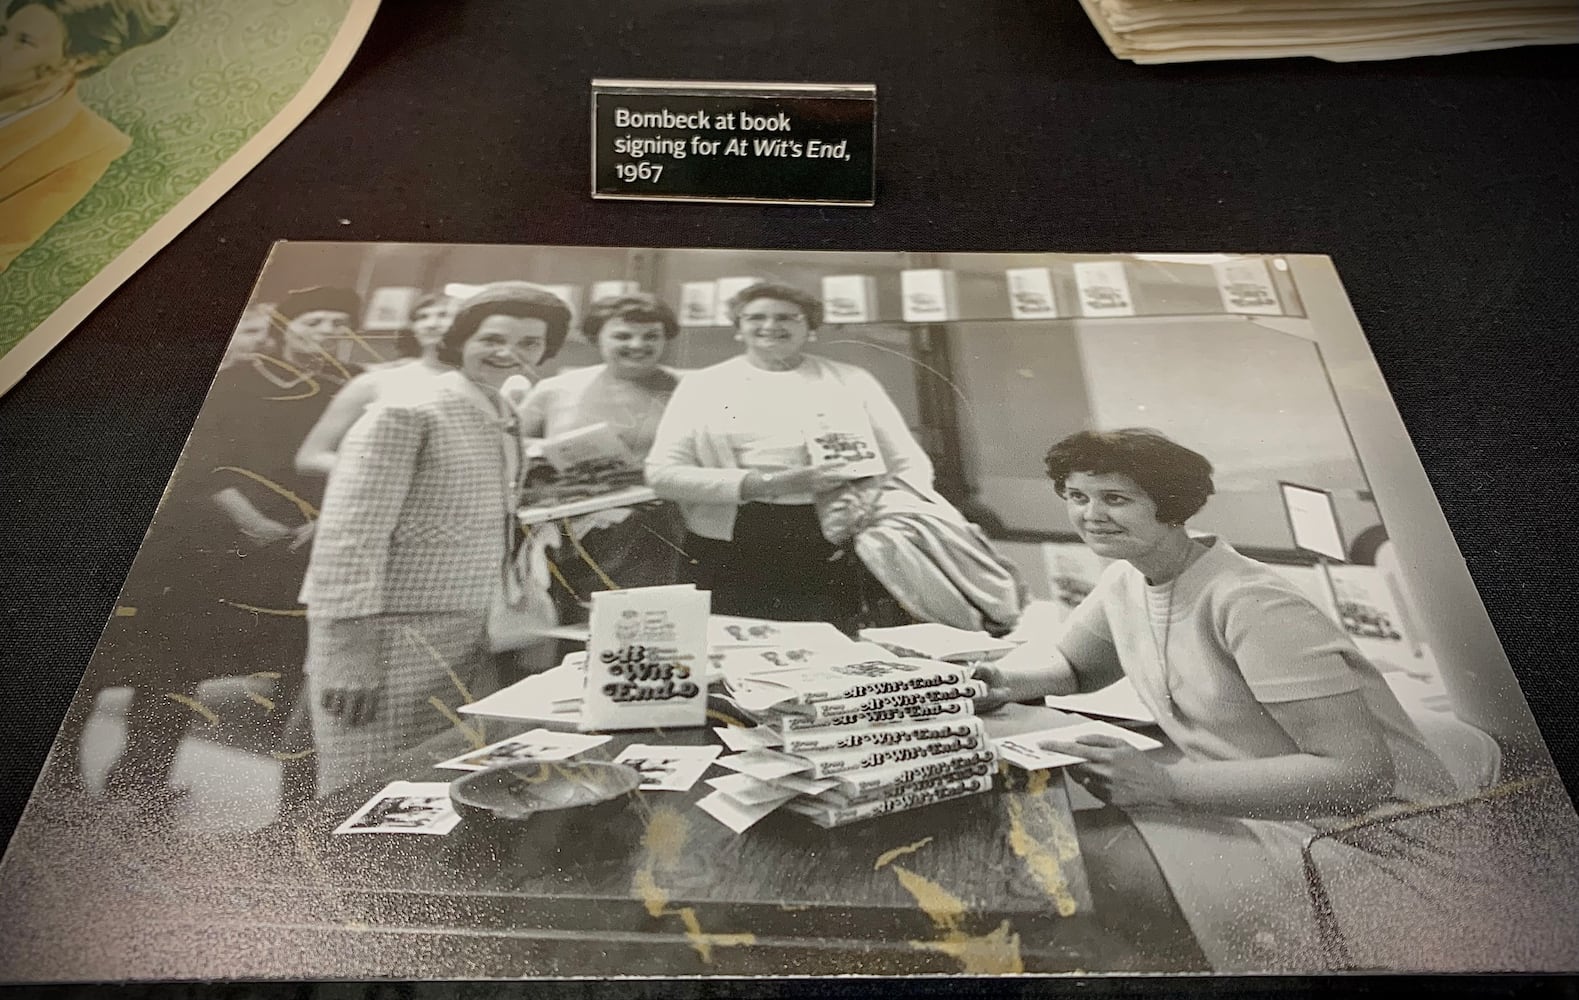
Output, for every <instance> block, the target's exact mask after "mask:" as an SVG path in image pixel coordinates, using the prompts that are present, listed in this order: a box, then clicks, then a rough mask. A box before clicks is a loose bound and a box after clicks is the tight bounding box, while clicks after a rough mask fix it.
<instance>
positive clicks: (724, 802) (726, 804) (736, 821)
mask: <svg viewBox="0 0 1579 1000" xmlns="http://www.w3.org/2000/svg"><path fill="white" fill-rule="evenodd" d="M797 794H799V793H797V792H785V793H784V794H783V795H782V796H781V797H779V798H776V799H768V800H767V801H765V802H753V803H750V804H747V803H744V802H739V801H737V800H735V799H732V798H730V797H729V796H728V795H725V794H724V793H723V792H713V793H711V794H710V795H707V796H705V797H704V798H702V800H701V801H699V802H697V804H696V805H697V808H699V809H701V810H702V811H703V812H705V813H707V814H708V815H709V816H711V817H713V818H714V819H716V820H718V821H719V822H720V823H722V824H724V825H725V826H727V827H729V828H730V829H731V830H733V831H735V832H736V833H744V832H745V831H746V830H748V829H750V828H751V827H753V826H755V825H756V824H757V822H758V821H759V820H761V819H762V818H763V817H764V816H766V815H768V813H771V812H772V811H773V810H775V809H777V808H778V807H779V806H781V805H783V804H784V803H786V802H788V801H789V800H790V799H793V798H794V797H795V796H796V795H797Z"/></svg>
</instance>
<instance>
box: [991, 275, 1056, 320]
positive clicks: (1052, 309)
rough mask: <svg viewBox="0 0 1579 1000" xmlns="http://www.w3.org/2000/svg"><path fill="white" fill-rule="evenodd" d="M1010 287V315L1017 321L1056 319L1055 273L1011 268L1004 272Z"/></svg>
mask: <svg viewBox="0 0 1579 1000" xmlns="http://www.w3.org/2000/svg"><path fill="white" fill-rule="evenodd" d="M1004 278H1005V280H1006V281H1007V283H1008V287H1009V315H1011V316H1013V317H1014V318H1015V319H1056V318H1057V316H1058V300H1057V299H1056V298H1055V297H1054V295H1053V273H1052V271H1050V270H1049V269H1047V268H1045V267H1011V268H1009V269H1008V270H1006V271H1005V272H1004Z"/></svg>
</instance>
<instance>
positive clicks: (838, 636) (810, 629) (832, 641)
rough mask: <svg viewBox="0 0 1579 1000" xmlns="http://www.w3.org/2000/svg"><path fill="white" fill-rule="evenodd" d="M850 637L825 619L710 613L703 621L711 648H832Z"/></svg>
mask: <svg viewBox="0 0 1579 1000" xmlns="http://www.w3.org/2000/svg"><path fill="white" fill-rule="evenodd" d="M852 641H853V640H851V639H850V637H849V636H847V635H845V634H844V633H843V632H840V631H839V630H838V629H837V628H834V627H833V626H832V625H830V624H828V623H827V622H778V621H769V620H767V619H765V618H740V617H736V616H734V615H713V616H711V617H710V618H709V619H708V621H707V645H708V647H709V648H711V649H730V648H735V647H750V646H780V647H801V646H803V647H806V648H808V649H824V650H835V649H842V648H844V647H846V646H848V645H850V643H851V642H852Z"/></svg>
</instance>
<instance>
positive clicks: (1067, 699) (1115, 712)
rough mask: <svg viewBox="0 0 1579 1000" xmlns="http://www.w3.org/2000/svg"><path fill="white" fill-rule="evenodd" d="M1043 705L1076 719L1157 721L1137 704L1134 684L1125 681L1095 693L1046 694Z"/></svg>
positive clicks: (1142, 705)
mask: <svg viewBox="0 0 1579 1000" xmlns="http://www.w3.org/2000/svg"><path fill="white" fill-rule="evenodd" d="M1046 704H1047V707H1048V708H1057V709H1062V710H1063V711H1065V712H1075V713H1078V714H1080V715H1101V716H1105V717H1106V718H1109V719H1129V720H1131V721H1133V722H1156V721H1157V717H1156V716H1155V715H1153V714H1152V712H1151V709H1149V708H1147V707H1146V703H1145V702H1143V701H1141V700H1140V695H1139V694H1138V693H1136V691H1135V685H1134V683H1133V682H1131V681H1130V679H1129V678H1127V677H1126V678H1124V679H1123V680H1120V681H1118V682H1117V683H1115V684H1109V685H1108V686H1107V687H1105V688H1102V689H1100V690H1097V691H1085V692H1082V693H1080V694H1050V695H1048V696H1047V698H1046Z"/></svg>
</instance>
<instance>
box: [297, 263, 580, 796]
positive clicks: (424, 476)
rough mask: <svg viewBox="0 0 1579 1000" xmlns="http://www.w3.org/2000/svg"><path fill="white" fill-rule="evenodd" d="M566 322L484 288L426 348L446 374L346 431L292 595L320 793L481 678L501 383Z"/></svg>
mask: <svg viewBox="0 0 1579 1000" xmlns="http://www.w3.org/2000/svg"><path fill="white" fill-rule="evenodd" d="M569 323H570V312H569V310H568V309H567V308H566V307H565V305H564V304H563V303H562V302H560V301H559V299H558V298H556V297H555V296H554V295H553V294H552V293H550V292H548V291H547V290H545V289H542V288H539V287H537V286H535V285H529V284H527V283H525V282H519V281H510V282H499V283H497V284H493V285H485V286H483V288H482V289H481V290H479V291H478V292H476V293H475V294H474V295H472V296H471V297H470V298H469V299H467V300H466V301H465V302H463V303H462V304H461V307H460V310H459V311H458V312H457V314H456V317H455V322H454V323H453V324H452V325H451V326H450V329H449V331H448V332H446V333H445V335H444V339H443V341H442V342H441V344H440V346H439V356H440V357H441V358H443V359H445V360H446V361H447V362H448V363H449V364H451V365H453V366H454V368H455V370H454V371H449V372H444V373H442V374H439V375H436V376H434V377H433V378H432V379H431V380H429V381H428V383H427V384H426V391H424V392H422V393H420V394H415V395H413V396H412V397H411V398H404V399H399V400H380V401H379V402H378V403H376V404H375V405H374V406H372V407H370V408H369V409H368V411H367V413H365V414H364V415H363V416H362V418H361V419H360V420H358V421H357V422H356V425H355V426H354V427H352V428H351V430H350V432H349V433H347V434H346V437H345V441H344V442H343V444H342V445H341V448H340V458H339V460H338V461H337V462H336V464H335V468H334V471H333V473H332V474H331V475H330V476H329V487H328V490H327V491H326V493H325V495H324V500H323V510H322V512H321V514H320V516H319V519H318V522H317V524H318V531H317V535H316V537H315V538H314V540H313V550H312V557H311V562H310V565H309V567H308V571H307V579H306V582H305V584H304V585H303V587H302V594H301V600H302V603H304V604H306V605H307V636H308V651H307V667H306V671H307V676H308V681H309V691H310V694H311V702H310V705H311V709H312V724H313V738H314V742H315V743H316V746H317V754H316V756H315V760H316V761H317V764H318V782H319V787H318V794H319V795H320V796H323V795H328V794H330V793H332V792H334V791H335V790H336V789H339V788H343V787H345V786H346V785H348V784H351V783H353V782H356V781H359V780H363V779H371V778H376V777H379V776H381V775H382V774H383V773H384V772H385V771H386V769H387V768H388V766H389V765H390V763H391V762H392V760H393V759H394V756H395V755H396V754H397V753H399V752H400V751H401V750H403V749H407V748H409V747H412V746H415V745H416V744H418V743H420V742H421V741H422V740H423V739H425V738H427V737H429V736H432V735H435V734H437V733H440V732H442V731H444V730H445V729H446V728H447V727H448V726H449V725H450V724H451V718H452V715H451V714H450V713H452V712H453V710H454V709H455V708H458V707H459V706H460V705H461V704H462V703H464V701H465V700H466V698H467V696H468V695H469V696H471V697H478V696H481V695H483V694H486V693H488V691H489V690H490V689H491V688H492V687H493V686H494V683H495V676H494V671H493V663H492V660H491V650H490V643H489V638H488V613H489V611H490V609H491V608H492V607H493V606H494V605H495V603H496V601H497V600H498V599H499V597H500V596H501V594H502V593H503V590H504V583H505V560H506V557H507V555H508V554H509V552H510V550H511V543H512V541H513V538H514V527H513V517H514V513H515V505H516V500H517V487H518V483H519V476H520V467H521V448H520V443H521V442H520V436H519V432H518V428H517V422H516V420H515V414H514V412H513V411H512V410H511V409H510V408H509V406H508V405H507V404H506V403H505V402H504V400H503V399H502V398H501V394H500V389H501V387H502V386H503V384H504V382H505V380H506V379H508V378H510V377H511V376H513V375H518V374H522V373H525V372H529V371H532V370H534V368H535V366H536V365H537V364H539V363H540V362H541V361H542V359H543V357H544V355H545V353H550V352H551V351H553V350H556V349H557V348H558V346H559V344H561V343H563V341H564V338H565V331H566V328H567V327H568V326H569ZM439 706H443V707H439Z"/></svg>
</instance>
